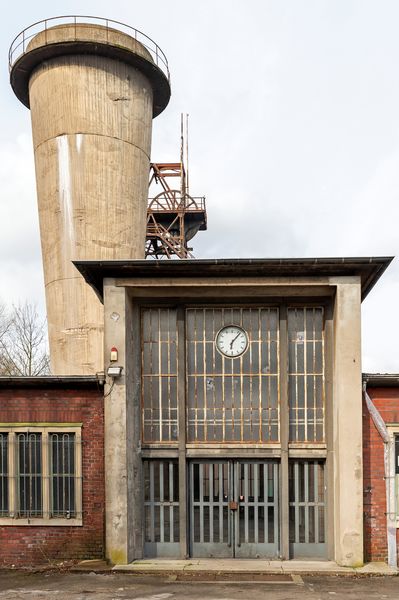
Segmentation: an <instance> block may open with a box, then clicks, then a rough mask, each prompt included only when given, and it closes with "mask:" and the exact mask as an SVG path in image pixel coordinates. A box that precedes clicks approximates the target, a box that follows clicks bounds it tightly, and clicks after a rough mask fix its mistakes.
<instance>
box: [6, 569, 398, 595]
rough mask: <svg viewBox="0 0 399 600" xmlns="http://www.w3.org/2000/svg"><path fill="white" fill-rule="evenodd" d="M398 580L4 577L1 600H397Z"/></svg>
mask: <svg viewBox="0 0 399 600" xmlns="http://www.w3.org/2000/svg"><path fill="white" fill-rule="evenodd" d="M398 589H399V583H398V579H397V578H396V577H375V578H361V579H357V578H353V577H300V576H298V575H297V576H294V577H289V578H285V581H281V582H280V583H277V582H275V581H270V580H269V581H264V582H255V583H252V582H248V581H245V582H239V581H237V580H236V579H231V580H230V581H227V582H220V583H219V582H215V581H212V582H210V583H203V582H193V581H189V582H181V583H180V582H176V581H174V580H173V578H170V577H169V578H164V579H162V578H141V577H140V578H139V577H137V576H133V575H131V574H122V573H116V574H115V573H114V574H95V573H89V574H70V573H67V574H65V573H64V574H58V573H46V574H25V573H20V572H0V599H1V600H3V599H7V600H20V599H23V600H27V599H31V598H38V599H41V598H44V599H51V600H55V599H56V600H74V599H76V600H89V599H91V598H94V597H95V598H96V600H110V599H114V600H119V599H121V600H123V599H125V600H169V599H170V600H183V599H187V598H192V599H197V598H198V599H199V600H203V599H204V598H206V599H207V600H219V599H220V600H222V599H223V600H226V599H228V600H242V598H243V597H248V595H250V597H251V598H253V600H258V599H259V600H261V599H262V600H264V599H270V600H327V599H328V600H332V598H334V599H336V600H354V599H362V600H363V599H364V598H367V599H381V598H392V599H397V598H398V596H399V594H398Z"/></svg>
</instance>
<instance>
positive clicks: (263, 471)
mask: <svg viewBox="0 0 399 600" xmlns="http://www.w3.org/2000/svg"><path fill="white" fill-rule="evenodd" d="M189 482H190V551H191V556H193V557H201V558H202V557H219V558H223V557H240V558H260V557H276V556H278V552H279V506H278V490H279V470H278V463H277V462H274V461H244V460H242V461H241V460H230V461H212V462H208V461H192V462H191V463H190V466H189Z"/></svg>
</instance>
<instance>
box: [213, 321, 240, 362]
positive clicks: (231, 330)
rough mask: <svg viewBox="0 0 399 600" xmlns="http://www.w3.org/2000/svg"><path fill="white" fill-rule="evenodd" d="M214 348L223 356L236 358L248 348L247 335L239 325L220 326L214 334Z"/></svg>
mask: <svg viewBox="0 0 399 600" xmlns="http://www.w3.org/2000/svg"><path fill="white" fill-rule="evenodd" d="M215 343H216V348H217V349H218V350H219V352H220V353H221V354H223V356H227V357H228V358H236V357H237V356H241V354H244V352H245V350H246V349H247V348H248V335H247V332H246V331H244V329H242V328H241V327H237V325H228V326H227V327H222V329H221V330H220V331H219V333H218V334H217V336H216V340H215Z"/></svg>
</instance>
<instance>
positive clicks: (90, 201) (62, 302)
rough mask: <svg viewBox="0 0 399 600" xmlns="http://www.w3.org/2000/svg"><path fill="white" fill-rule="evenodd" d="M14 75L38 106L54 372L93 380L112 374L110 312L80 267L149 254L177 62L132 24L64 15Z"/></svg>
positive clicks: (33, 31)
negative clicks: (150, 211)
mask: <svg viewBox="0 0 399 600" xmlns="http://www.w3.org/2000/svg"><path fill="white" fill-rule="evenodd" d="M10 73H11V85H12V88H13V90H14V92H15V94H16V95H17V97H18V98H19V99H20V100H21V102H23V104H25V105H26V106H27V107H29V108H30V110H31V118H32V131H33V145H34V153H35V165H36V185H37V196H38V207H39V220H40V232H41V244H42V255H43V267H44V278H45V286H46V303H47V318H48V328H49V342H50V357H51V368H52V373H53V374H56V375H86V374H93V373H96V372H98V371H102V370H103V368H104V364H103V363H104V360H103V311H102V305H101V303H100V301H99V300H98V299H97V297H96V296H95V295H94V292H93V291H92V290H91V288H89V286H87V284H86V283H85V282H84V280H83V278H82V277H81V276H80V274H79V273H78V272H77V271H76V269H75V268H74V266H73V264H72V261H73V260H108V259H118V260H123V259H132V258H144V250H145V238H146V213H147V196H148V175H149V164H150V148H151V128H152V118H153V117H155V116H157V115H158V114H159V113H160V112H162V111H163V110H164V108H165V107H166V105H167V104H168V102H169V98H170V85H169V71H168V66H167V61H166V57H165V55H164V54H163V53H162V51H161V50H160V48H159V47H158V46H157V45H156V44H155V43H154V42H153V41H152V40H151V39H150V38H148V37H147V36H145V35H144V34H142V33H140V32H139V31H137V30H135V29H132V28H129V27H127V26H124V25H122V24H121V23H116V22H114V21H110V20H104V19H98V18H93V17H59V18H58V17H57V18H54V19H49V20H47V21H43V22H41V23H37V24H35V25H33V26H31V27H30V28H28V29H26V30H24V31H23V32H22V33H21V34H20V35H19V36H17V38H16V39H15V40H14V42H13V44H12V46H11V49H10Z"/></svg>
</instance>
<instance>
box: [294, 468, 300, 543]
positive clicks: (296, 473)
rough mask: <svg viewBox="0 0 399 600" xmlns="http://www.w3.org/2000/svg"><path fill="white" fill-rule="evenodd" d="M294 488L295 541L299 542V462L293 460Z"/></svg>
mask: <svg viewBox="0 0 399 600" xmlns="http://www.w3.org/2000/svg"><path fill="white" fill-rule="evenodd" d="M294 489H295V543H296V544H298V543H299V541H300V540H299V464H298V461H297V460H296V461H295V462H294Z"/></svg>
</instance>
